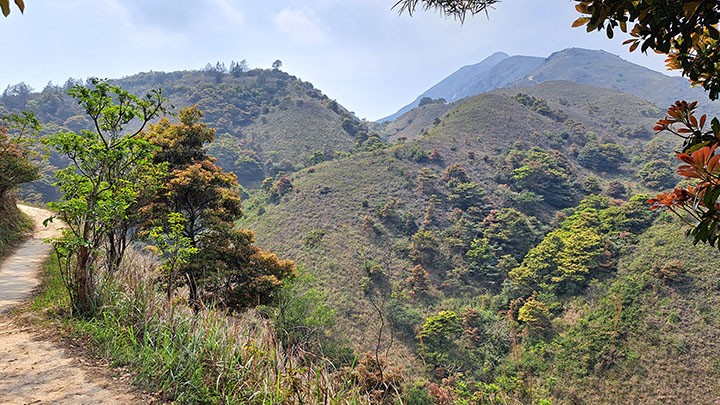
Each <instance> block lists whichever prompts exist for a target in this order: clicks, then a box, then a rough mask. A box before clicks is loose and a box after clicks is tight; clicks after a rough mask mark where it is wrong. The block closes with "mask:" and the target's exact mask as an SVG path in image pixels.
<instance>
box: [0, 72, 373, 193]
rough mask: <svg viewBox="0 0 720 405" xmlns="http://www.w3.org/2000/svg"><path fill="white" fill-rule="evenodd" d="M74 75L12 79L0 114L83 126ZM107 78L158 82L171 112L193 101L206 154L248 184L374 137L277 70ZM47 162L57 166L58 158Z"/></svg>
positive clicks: (139, 87)
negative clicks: (30, 83) (39, 80)
mask: <svg viewBox="0 0 720 405" xmlns="http://www.w3.org/2000/svg"><path fill="white" fill-rule="evenodd" d="M76 82H77V80H73V79H70V80H68V82H67V83H65V84H64V85H63V86H54V85H48V86H47V87H46V88H45V89H43V90H42V91H41V92H39V93H33V92H31V91H30V89H29V88H28V87H27V86H25V85H23V84H18V85H15V86H10V87H9V88H8V89H6V91H5V92H4V93H3V95H2V97H0V113H4V112H10V113H17V112H19V111H21V110H29V111H33V112H35V113H36V114H37V115H38V117H39V118H40V119H41V120H42V121H43V122H44V123H46V126H45V132H46V133H53V132H58V131H61V130H65V129H69V130H73V131H77V130H79V129H83V128H87V127H88V125H90V123H89V122H88V120H87V118H86V117H85V116H84V115H83V113H82V111H80V110H79V108H78V106H77V105H76V104H75V102H74V101H72V100H71V99H70V97H69V96H68V95H67V94H66V91H67V89H68V88H70V86H72V85H73V84H75V83H76ZM112 83H113V84H115V85H118V86H121V87H123V88H125V89H127V90H128V91H130V92H132V93H135V94H144V93H145V92H147V91H149V90H150V89H153V88H161V89H162V91H163V95H164V96H165V97H167V98H168V99H169V100H170V102H171V104H172V105H174V106H175V111H177V110H179V109H180V108H183V107H187V106H191V105H197V106H198V107H199V108H200V109H201V110H202V111H203V112H204V114H205V116H204V121H205V122H208V123H210V125H211V126H212V127H213V128H215V129H216V142H215V143H214V144H213V145H211V146H210V151H211V153H213V155H215V156H216V157H217V158H218V163H219V164H220V165H221V166H222V167H223V168H224V169H226V170H230V171H233V172H235V173H236V174H237V175H238V178H239V179H240V181H241V183H242V184H243V185H244V186H246V187H257V186H259V185H260V182H261V181H262V180H263V179H264V178H265V177H268V176H273V175H275V174H277V173H280V172H292V171H295V170H297V169H300V168H302V167H305V166H307V165H308V164H309V163H310V162H313V161H315V162H317V161H318V160H329V159H333V158H334V157H335V156H336V155H338V154H342V153H346V152H350V151H354V150H356V149H358V148H362V147H363V145H364V144H365V143H366V142H367V141H368V139H370V140H371V142H372V141H374V140H376V139H377V138H376V137H372V136H371V135H372V134H371V133H370V130H369V129H368V125H367V123H365V122H363V121H361V120H359V119H358V118H357V117H355V116H354V115H353V114H351V113H350V112H349V111H348V110H346V109H345V108H343V107H342V106H340V105H339V104H338V103H337V102H335V101H334V100H331V99H329V98H328V97H327V96H326V95H324V94H323V93H322V92H321V91H319V90H317V89H316V88H314V87H313V85H312V84H311V83H308V82H303V81H302V80H299V79H297V78H296V77H294V76H291V75H289V74H287V73H285V72H282V71H280V70H262V69H254V70H242V69H241V70H233V72H228V71H227V70H224V69H223V67H222V66H216V67H208V68H206V69H205V70H203V71H181V72H170V73H164V72H149V73H140V74H137V75H134V76H130V77H126V78H122V79H117V80H113V81H112ZM51 163H52V164H54V165H55V166H62V165H63V162H62V161H59V160H51ZM48 182H49V180H46V181H45V183H48ZM35 191H38V192H40V193H42V194H43V195H44V196H45V198H46V199H51V198H53V196H52V194H51V191H50V190H48V189H47V188H40V186H38V185H36V187H35Z"/></svg>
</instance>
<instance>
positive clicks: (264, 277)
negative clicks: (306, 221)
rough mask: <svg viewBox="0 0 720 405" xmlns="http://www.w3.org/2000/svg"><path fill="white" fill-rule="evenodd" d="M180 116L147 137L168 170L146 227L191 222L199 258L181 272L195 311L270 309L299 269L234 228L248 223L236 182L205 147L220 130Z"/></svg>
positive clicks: (188, 114) (186, 232)
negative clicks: (206, 304)
mask: <svg viewBox="0 0 720 405" xmlns="http://www.w3.org/2000/svg"><path fill="white" fill-rule="evenodd" d="M178 117H179V120H180V122H179V123H176V124H173V123H171V122H170V121H169V120H167V119H162V120H161V121H160V122H158V123H157V124H155V125H152V126H150V128H149V129H148V131H147V132H146V133H144V134H143V137H144V139H146V140H148V141H149V142H151V143H152V144H154V145H156V146H157V147H158V149H157V151H156V152H155V154H154V161H155V163H156V164H165V165H167V166H168V169H169V175H168V176H167V177H166V178H165V179H164V181H163V187H162V189H161V190H160V192H159V193H156V194H154V195H153V197H152V199H151V200H149V201H148V202H147V204H146V205H145V206H144V207H143V209H142V212H143V214H144V215H145V216H146V218H145V222H144V224H143V227H144V228H146V229H153V228H154V227H158V226H160V227H162V228H163V229H169V228H171V226H172V224H170V223H168V218H170V216H171V215H172V214H173V213H178V214H180V215H182V217H183V218H184V221H183V228H184V229H183V232H182V233H183V237H185V238H187V240H188V241H189V245H190V246H191V247H192V248H194V249H196V250H197V253H196V254H194V255H193V256H191V257H190V258H189V259H188V260H187V262H185V263H180V266H179V270H178V271H179V272H180V274H182V275H183V277H181V280H183V282H184V283H186V284H187V286H188V294H189V296H188V298H189V302H190V304H191V305H192V307H193V308H194V309H195V310H196V311H197V310H198V309H199V307H200V304H201V300H202V298H203V296H205V297H207V298H208V299H212V300H213V301H215V302H217V303H219V304H222V305H225V306H226V307H228V308H231V309H237V308H242V307H245V306H253V305H259V304H264V303H268V302H269V301H270V300H271V298H272V294H271V293H272V292H273V291H274V290H275V289H276V288H278V287H280V286H282V284H283V280H284V279H287V278H288V277H291V276H292V275H293V271H294V264H293V263H292V262H291V261H288V260H280V259H278V257H277V256H275V255H274V254H272V253H270V252H267V251H264V250H262V249H260V248H258V247H257V246H254V242H255V241H254V235H253V233H252V232H251V231H248V230H243V229H236V228H235V221H237V220H238V219H240V217H241V216H242V205H241V201H240V196H239V194H238V192H237V188H238V183H237V178H236V177H235V175H234V174H232V173H224V172H223V171H222V169H221V168H219V167H218V166H217V165H215V164H214V162H213V159H212V158H211V157H210V156H209V155H208V154H207V151H206V150H205V148H204V146H205V145H206V144H207V143H209V142H211V141H212V140H213V138H214V134H215V131H214V130H213V129H212V128H208V127H207V125H206V124H204V123H201V122H200V119H201V118H202V112H201V111H200V110H198V109H197V108H195V107H192V108H187V109H183V110H181V111H180V113H179V114H178ZM168 289H169V291H171V290H172V287H170V286H168Z"/></svg>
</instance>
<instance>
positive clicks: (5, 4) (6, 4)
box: [0, 0, 25, 17]
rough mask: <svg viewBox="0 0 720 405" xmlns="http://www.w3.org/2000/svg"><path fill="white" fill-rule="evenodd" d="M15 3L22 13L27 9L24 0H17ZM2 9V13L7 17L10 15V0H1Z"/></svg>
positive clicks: (0, 7)
mask: <svg viewBox="0 0 720 405" xmlns="http://www.w3.org/2000/svg"><path fill="white" fill-rule="evenodd" d="M15 5H16V6H17V8H18V9H19V10H20V12H21V13H22V12H24V11H25V2H24V1H23V0H15ZM0 10H2V13H3V15H4V16H5V17H7V16H9V15H10V0H0Z"/></svg>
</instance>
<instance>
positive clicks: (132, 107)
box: [46, 78, 165, 315]
mask: <svg viewBox="0 0 720 405" xmlns="http://www.w3.org/2000/svg"><path fill="white" fill-rule="evenodd" d="M90 84H91V86H92V87H85V86H73V87H72V88H71V89H70V90H69V93H70V95H71V96H73V97H74V98H76V99H78V102H79V103H80V105H81V106H82V108H83V109H84V110H85V112H86V114H87V115H88V116H89V117H90V119H91V121H92V123H93V127H94V129H93V130H83V131H80V132H78V133H76V132H59V133H56V134H53V135H51V136H49V137H48V138H47V140H46V142H47V144H48V145H50V146H52V147H53V148H55V150H56V151H57V152H58V153H60V154H61V155H64V156H66V157H67V158H68V159H69V161H70V165H69V166H68V167H67V168H65V169H62V170H59V171H58V172H57V173H56V175H55V176H56V178H57V183H56V185H57V187H58V188H59V189H60V191H61V192H62V193H63V196H62V198H61V199H60V201H58V202H55V203H52V204H51V205H50V206H51V208H53V209H54V210H55V211H56V212H57V216H58V217H59V218H60V219H62V220H63V221H64V222H65V224H66V225H67V228H66V229H65V230H64V232H63V235H62V237H60V238H58V239H56V240H55V241H54V243H55V251H56V252H57V254H58V258H59V260H60V265H61V269H62V275H63V280H64V282H65V285H66V287H67V288H68V291H69V293H70V297H71V301H72V305H73V308H74V310H75V311H76V312H77V313H78V314H81V315H92V314H93V313H94V311H95V309H96V306H97V299H98V290H97V283H98V277H99V274H98V270H99V265H101V264H104V265H105V269H106V270H107V273H108V274H109V275H112V274H113V273H114V272H115V271H116V270H117V269H118V268H119V267H120V263H121V261H122V258H123V255H124V253H125V247H126V246H127V240H128V237H129V234H130V232H131V230H132V225H133V224H134V221H133V219H132V218H133V216H134V215H135V213H136V212H137V207H136V202H137V201H138V198H139V196H140V194H141V193H142V192H144V191H147V190H148V189H152V188H153V186H154V185H155V183H156V181H157V179H158V177H159V175H160V173H162V167H159V166H157V165H154V164H153V162H152V151H153V149H154V148H153V146H152V145H151V144H150V143H149V142H147V141H145V140H144V139H141V138H140V137H138V135H139V134H140V132H141V131H142V130H143V128H144V127H145V125H146V124H147V123H148V122H149V121H150V120H152V119H153V118H155V117H157V116H158V115H159V114H161V113H163V112H164V111H165V108H164V102H165V99H164V98H163V97H162V95H161V94H160V91H159V90H154V91H152V92H150V93H148V94H147V95H146V96H145V97H143V98H140V97H137V96H135V95H132V94H130V93H128V92H127V91H125V90H122V89H120V88H119V87H116V86H112V85H110V84H109V83H108V82H107V81H103V80H99V79H94V78H93V79H91V80H90ZM132 124H136V125H135V129H134V130H131V131H130V132H129V133H126V128H127V127H128V126H129V125H132ZM103 257H105V260H102V258H103Z"/></svg>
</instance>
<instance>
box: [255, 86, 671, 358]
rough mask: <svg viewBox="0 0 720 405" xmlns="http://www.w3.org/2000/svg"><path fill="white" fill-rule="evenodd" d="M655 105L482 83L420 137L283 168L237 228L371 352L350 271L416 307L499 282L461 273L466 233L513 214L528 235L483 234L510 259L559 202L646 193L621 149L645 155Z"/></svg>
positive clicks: (545, 224)
mask: <svg viewBox="0 0 720 405" xmlns="http://www.w3.org/2000/svg"><path fill="white" fill-rule="evenodd" d="M521 91H522V93H520V92H521ZM587 100H593V101H592V103H593V105H592V108H588V101H587ZM658 112H659V111H658V110H657V109H656V108H655V107H654V106H653V105H652V104H650V103H648V102H645V101H643V100H640V99H637V98H634V97H632V96H629V95H627V94H622V93H618V92H615V91H611V90H605V89H600V88H596V87H590V86H582V85H578V84H574V83H570V82H552V83H545V84H542V85H538V86H535V87H531V88H527V89H519V90H518V89H506V90H503V91H501V92H493V93H487V94H484V95H481V96H477V97H473V98H470V99H467V100H464V101H462V102H460V103H457V105H454V106H453V107H452V109H451V110H450V111H449V112H448V113H446V114H445V115H444V116H443V118H442V120H441V122H440V123H438V124H436V125H434V126H433V127H432V128H430V129H429V130H428V133H427V134H426V135H424V136H423V137H422V138H420V139H419V140H417V141H406V142H405V143H401V144H399V145H396V146H394V147H392V148H388V149H384V150H377V151H374V152H371V153H362V154H357V155H353V156H349V157H345V158H342V159H340V160H336V161H332V162H325V163H322V164H319V165H316V166H313V167H311V168H309V169H306V170H302V171H301V172H299V173H296V174H294V175H292V176H291V177H290V178H291V181H292V184H293V186H294V191H293V192H290V193H288V194H287V195H285V196H284V197H282V198H280V199H279V200H277V201H275V202H270V203H269V204H265V203H263V201H265V202H267V201H268V200H267V197H264V196H263V195H262V194H259V195H256V196H255V197H254V200H253V201H251V202H250V203H249V206H248V210H247V213H248V217H247V218H246V219H245V221H244V223H243V225H244V226H247V227H250V228H252V229H254V230H255V231H256V235H257V238H258V241H259V243H260V244H262V245H266V246H268V247H270V248H271V249H272V250H273V251H277V252H279V253H281V254H282V255H283V256H285V257H292V258H294V259H296V260H297V261H298V262H299V263H300V264H301V265H302V266H303V268H304V269H305V270H306V271H308V272H310V273H312V274H313V275H314V276H315V277H316V278H317V280H316V283H317V284H318V285H320V286H322V287H323V289H324V290H326V291H328V294H329V295H330V301H331V302H333V303H335V304H336V305H337V308H338V311H339V314H340V320H339V321H340V322H341V323H342V324H343V326H344V329H345V330H346V331H347V333H348V337H349V338H351V339H352V340H353V341H355V343H356V344H357V345H359V346H361V347H363V348H366V349H369V348H370V347H368V346H370V345H371V343H370V342H374V341H375V339H374V335H373V334H374V333H376V332H377V325H378V322H377V319H376V315H374V314H375V310H374V309H373V308H372V306H371V304H370V302H369V301H368V299H367V292H366V290H364V289H363V287H361V282H360V281H359V280H362V278H363V277H366V278H368V279H369V280H371V281H372V280H375V281H374V282H377V283H380V284H382V285H384V286H385V287H384V288H386V290H385V291H386V293H388V294H390V291H393V292H394V294H396V295H397V294H401V295H402V294H408V293H411V294H415V295H414V297H415V298H412V299H410V300H409V301H408V303H407V305H408V306H409V307H412V308H416V309H415V311H422V313H423V314H428V313H430V312H432V311H433V310H434V309H435V308H437V307H438V306H440V307H442V305H443V302H445V300H446V299H449V298H450V297H456V298H461V297H464V298H462V299H468V297H472V296H477V295H481V294H483V293H487V292H490V291H496V288H497V286H498V285H499V284H501V283H502V281H503V280H502V278H500V279H497V278H496V279H493V280H490V281H488V280H487V279H484V278H483V277H484V276H479V275H478V274H477V273H474V271H473V270H471V267H472V264H471V263H470V262H471V260H470V259H469V258H468V252H469V250H470V249H471V244H472V243H473V241H474V240H476V239H477V238H481V237H482V236H483V235H484V234H485V233H486V232H491V231H490V230H489V229H496V228H493V226H495V225H493V224H499V225H497V226H500V228H499V229H503V227H504V226H506V225H507V226H508V227H510V226H511V225H510V224H508V223H503V222H502V221H504V220H509V219H508V216H516V217H518V218H521V220H522V221H524V222H523V223H522V224H519V225H518V224H516V225H517V226H519V227H520V228H518V229H516V230H517V231H518V232H520V229H524V230H525V231H527V233H524V234H522V235H519V234H518V235H510V236H507V235H506V237H508V238H509V239H507V240H504V241H499V240H498V241H496V242H493V243H496V246H495V248H496V249H498V251H499V252H500V251H503V252H505V253H509V254H511V255H514V259H513V260H517V261H520V260H522V256H523V255H524V253H525V252H526V251H527V249H528V248H529V247H523V246H525V245H532V244H533V243H534V242H536V241H538V240H539V239H538V238H540V237H541V236H542V234H544V232H546V231H547V230H548V229H549V227H550V226H551V223H552V221H553V218H554V214H555V213H556V212H557V211H558V209H560V208H564V207H568V206H572V205H574V204H576V203H577V201H579V199H580V198H581V197H582V196H583V195H585V194H588V193H589V192H598V191H600V190H610V189H612V183H613V182H615V183H619V184H622V187H626V188H628V189H636V190H644V188H643V187H642V186H640V185H638V184H637V182H636V180H635V179H636V178H635V175H636V172H637V170H638V169H639V166H640V165H641V163H640V162H632V161H631V159H630V157H631V156H636V155H637V156H644V154H646V153H654V152H646V149H647V148H646V145H647V144H648V142H652V141H650V138H651V136H652V134H651V133H650V132H649V131H647V130H644V131H637V130H636V129H637V126H640V127H643V128H647V127H648V126H650V125H651V123H652V122H653V119H654V115H655V114H656V113H658ZM655 143H658V142H657V141H655ZM660 143H662V142H660ZM593 145H605V146H606V147H607V145H611V146H612V145H615V146H620V145H621V146H620V149H622V151H623V153H624V154H623V156H624V158H621V159H620V160H619V161H618V160H612V159H610V160H608V161H603V160H602V159H603V158H602V157H601V155H597V156H595V155H594V154H593V153H590V152H592V151H593V150H594V149H593V147H594V146H593ZM611 149H612V150H616V149H613V148H611ZM659 149H662V148H659ZM663 153H666V152H663ZM581 156H584V158H583V159H581V158H580V157H581ZM591 156H592V157H597V158H598V159H600V161H594V160H593V158H591ZM606 157H607V156H606ZM663 157H664V156H663ZM533 159H535V160H533ZM581 162H582V163H581ZM544 164H549V165H550V166H548V167H547V169H548V170H550V171H554V170H560V171H561V172H562V173H561V174H559V175H558V176H559V177H552V176H554V174H549V172H544V170H545V169H539V168H538V167H540V166H542V165H544ZM538 165H539V166H538ZM558 165H559V167H558ZM523 167H526V169H522V168H523ZM543 167H545V166H543ZM536 169H537V173H539V172H543V173H544V174H539V175H540V177H538V178H537V179H538V182H540V181H545V180H547V178H543V177H542V176H544V175H545V174H547V175H549V176H551V177H552V179H553V180H552V181H550V182H548V183H544V185H543V186H537V184H529V183H523V182H522V181H520V180H518V178H516V177H519V175H518V173H520V172H521V171H522V170H530V171H532V170H536ZM556 174H557V173H556ZM590 178H592V180H591V181H589V180H588V179H590ZM587 184H589V185H588V186H587V187H590V188H586V185H587ZM592 184H594V188H592V187H591V186H592ZM536 186H537V187H536ZM589 190H590V191H589ZM608 192H611V193H614V192H613V191H608ZM629 192H630V191H628V193H629ZM625 195H627V194H625ZM499 217H503V218H505V219H502V220H501V219H497V218H499ZM523 227H524V228H523ZM492 232H494V231H492ZM486 236H489V234H488V235H486ZM514 238H522V241H521V240H515V239H514ZM424 255H428V256H424ZM418 266H419V267H420V269H421V270H422V271H426V272H427V284H428V287H427V289H426V290H424V291H423V292H420V291H418V290H417V286H413V281H409V280H413V277H415V275H414V273H413V271H414V270H415V269H416V268H418ZM363 285H367V284H363ZM418 316H420V315H418ZM396 326H397V325H396ZM414 326H418V325H417V324H414ZM412 327H413V326H410V327H409V328H410V329H409V330H410V331H411V330H412ZM406 331H407V329H406ZM398 333H399V332H398ZM409 333H410V337H409V338H408V339H409V340H408V342H412V340H413V339H412V338H413V337H414V335H413V333H412V332H409ZM411 346H412V345H411Z"/></svg>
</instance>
